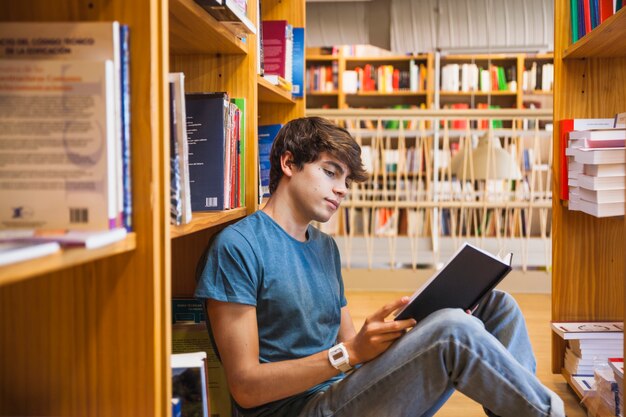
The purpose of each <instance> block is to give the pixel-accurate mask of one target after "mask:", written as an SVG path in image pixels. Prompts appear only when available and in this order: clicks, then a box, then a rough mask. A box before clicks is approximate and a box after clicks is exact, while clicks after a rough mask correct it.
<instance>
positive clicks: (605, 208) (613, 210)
mask: <svg viewBox="0 0 626 417" xmlns="http://www.w3.org/2000/svg"><path fill="white" fill-rule="evenodd" d="M578 209H579V210H580V211H582V212H585V213H587V214H591V215H592V216H595V217H613V216H623V215H624V203H593V202H591V201H586V200H583V199H581V200H580V201H579V202H578Z"/></svg>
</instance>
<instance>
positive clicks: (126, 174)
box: [120, 25, 133, 232]
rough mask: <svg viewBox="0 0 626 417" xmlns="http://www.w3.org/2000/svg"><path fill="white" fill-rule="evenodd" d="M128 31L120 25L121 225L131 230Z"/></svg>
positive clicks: (124, 26) (126, 26)
mask: <svg viewBox="0 0 626 417" xmlns="http://www.w3.org/2000/svg"><path fill="white" fill-rule="evenodd" d="M129 35H130V29H129V27H128V25H120V55H121V60H120V80H121V86H122V87H121V89H122V94H121V98H122V115H121V116H122V195H123V205H122V223H123V226H124V228H125V229H126V230H127V231H129V232H131V231H132V230H133V222H132V220H133V219H132V215H133V200H132V178H131V170H130V164H131V155H130V148H131V145H130V51H129Z"/></svg>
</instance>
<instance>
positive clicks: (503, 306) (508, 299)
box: [487, 290, 519, 312]
mask: <svg viewBox="0 0 626 417" xmlns="http://www.w3.org/2000/svg"><path fill="white" fill-rule="evenodd" d="M487 302H489V303H493V305H494V307H495V308H496V309H498V310H500V311H503V312H511V311H517V310H519V306H518V305H517V301H515V298H513V296H512V295H511V294H509V293H507V292H504V291H500V290H493V291H491V294H490V295H489V297H487Z"/></svg>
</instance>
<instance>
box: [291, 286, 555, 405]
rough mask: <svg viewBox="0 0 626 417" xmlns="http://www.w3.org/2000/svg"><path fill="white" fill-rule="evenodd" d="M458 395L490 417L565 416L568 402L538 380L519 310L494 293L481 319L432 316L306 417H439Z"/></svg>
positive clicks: (453, 312)
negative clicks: (481, 407)
mask: <svg viewBox="0 0 626 417" xmlns="http://www.w3.org/2000/svg"><path fill="white" fill-rule="evenodd" d="M455 389H457V390H459V391H460V392H462V393H463V394H465V395H467V396H468V397H470V398H472V399H473V400H475V401H477V402H478V403H480V404H481V405H482V406H483V407H484V408H485V411H486V413H487V414H488V415H497V416H502V417H509V416H510V417H524V416H555V417H562V416H564V415H565V414H564V408H563V401H562V400H561V399H560V398H559V397H558V396H557V395H556V394H555V393H553V392H552V391H550V390H549V389H548V388H546V387H545V386H544V385H543V384H541V382H540V381H539V380H538V379H537V377H536V376H535V358H534V355H533V353H532V347H531V345H530V340H529V338H528V332H527V330H526V324H525V322H524V318H523V316H522V313H521V311H520V309H519V307H518V306H517V303H516V302H515V300H514V299H513V297H511V296H510V295H508V294H506V293H504V292H501V291H493V292H492V293H491V294H490V296H489V297H488V298H487V299H486V301H484V302H483V303H482V304H481V305H480V306H479V308H478V309H477V310H476V311H475V312H474V314H473V315H469V314H467V313H465V312H463V311H461V310H460V309H444V310H440V311H437V312H435V313H433V314H431V315H430V316H428V317H427V318H425V319H424V320H422V321H421V322H419V323H418V324H417V325H416V326H415V327H414V328H413V329H412V330H411V331H409V332H408V333H406V334H405V335H404V336H402V337H401V338H400V339H398V340H397V341H396V342H395V343H394V344H393V345H392V346H391V347H390V348H389V349H388V350H387V351H385V352H384V353H383V354H382V355H380V356H379V357H377V358H376V359H374V360H372V361H370V362H367V363H365V364H363V366H361V367H360V368H359V369H357V370H356V371H355V372H353V373H352V374H350V375H348V376H347V377H346V378H344V379H343V380H341V381H339V382H337V383H335V384H333V385H331V386H330V388H329V389H327V390H326V391H324V392H320V393H317V394H315V395H313V396H312V397H311V399H310V400H309V401H308V402H307V404H306V406H305V407H304V409H303V410H302V411H301V413H300V414H299V416H298V417H330V416H335V417H340V416H341V417H355V416H359V417H405V416H406V417H426V416H432V415H434V414H435V413H436V411H437V410H438V409H439V408H440V407H441V406H442V405H443V404H444V403H445V402H446V400H447V399H448V398H449V397H450V395H452V393H453V391H454V390H455Z"/></svg>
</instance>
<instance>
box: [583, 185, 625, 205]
mask: <svg viewBox="0 0 626 417" xmlns="http://www.w3.org/2000/svg"><path fill="white" fill-rule="evenodd" d="M578 194H579V196H580V198H582V199H583V200H587V201H591V202H592V203H624V202H625V201H626V191H625V190H588V189H586V188H579V189H578Z"/></svg>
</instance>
